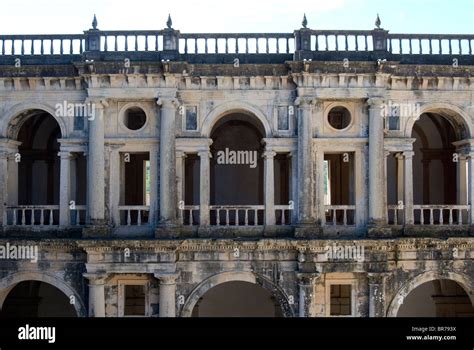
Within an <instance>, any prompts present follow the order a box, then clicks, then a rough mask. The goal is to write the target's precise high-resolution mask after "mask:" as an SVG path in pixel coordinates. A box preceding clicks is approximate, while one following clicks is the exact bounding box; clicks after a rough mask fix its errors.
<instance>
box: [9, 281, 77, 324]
mask: <svg viewBox="0 0 474 350" xmlns="http://www.w3.org/2000/svg"><path fill="white" fill-rule="evenodd" d="M1 315H2V316H3V317H28V318H35V317H77V313H76V310H75V308H74V305H72V304H71V300H70V298H69V297H68V296H66V295H65V294H64V293H63V292H62V291H61V290H59V289H58V288H56V287H54V286H53V285H51V284H49V283H45V282H41V281H23V282H20V283H18V284H16V285H15V286H14V287H13V288H12V289H11V290H10V292H9V293H8V295H7V297H6V299H5V301H4V303H3V307H2V310H1Z"/></svg>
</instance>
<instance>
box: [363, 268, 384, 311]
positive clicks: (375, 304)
mask: <svg viewBox="0 0 474 350" xmlns="http://www.w3.org/2000/svg"><path fill="white" fill-rule="evenodd" d="M385 277H386V275H385V274H384V273H368V275H367V278H368V281H369V317H385Z"/></svg>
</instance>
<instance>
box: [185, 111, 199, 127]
mask: <svg viewBox="0 0 474 350" xmlns="http://www.w3.org/2000/svg"><path fill="white" fill-rule="evenodd" d="M185 125H186V130H191V131H192V130H197V107H196V106H186V122H185Z"/></svg>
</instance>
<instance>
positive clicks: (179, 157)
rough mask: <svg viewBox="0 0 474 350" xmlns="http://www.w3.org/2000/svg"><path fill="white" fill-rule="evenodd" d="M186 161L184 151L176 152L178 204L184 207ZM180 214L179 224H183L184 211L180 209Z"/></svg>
mask: <svg viewBox="0 0 474 350" xmlns="http://www.w3.org/2000/svg"><path fill="white" fill-rule="evenodd" d="M185 159H186V153H184V152H183V151H176V197H177V198H178V203H179V204H183V205H184V181H185V178H184V171H185V167H184V161H185ZM178 210H179V213H178V218H179V223H180V224H182V223H183V211H182V210H181V209H180V208H179V207H178ZM191 215H192V213H191Z"/></svg>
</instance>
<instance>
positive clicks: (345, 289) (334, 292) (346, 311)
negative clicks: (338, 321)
mask: <svg viewBox="0 0 474 350" xmlns="http://www.w3.org/2000/svg"><path fill="white" fill-rule="evenodd" d="M351 289H352V286H351V285H350V284H332V285H331V316H349V315H351V314H352V312H351V310H352V308H351V302H352V301H351Z"/></svg>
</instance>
